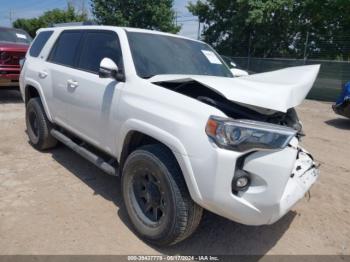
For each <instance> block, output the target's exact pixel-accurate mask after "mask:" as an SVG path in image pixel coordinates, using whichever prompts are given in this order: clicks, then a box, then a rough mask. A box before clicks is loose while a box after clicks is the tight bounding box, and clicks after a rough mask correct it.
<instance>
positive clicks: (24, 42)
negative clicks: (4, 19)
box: [0, 27, 31, 88]
mask: <svg viewBox="0 0 350 262" xmlns="http://www.w3.org/2000/svg"><path fill="white" fill-rule="evenodd" d="M30 42H31V37H30V36H29V35H28V34H27V33H26V32H25V31H23V30H20V29H14V28H6V27H0V88H1V87H14V86H18V85H19V83H18V78H19V73H20V64H19V61H20V60H21V59H23V58H24V57H25V54H26V52H27V50H28V47H29V44H30Z"/></svg>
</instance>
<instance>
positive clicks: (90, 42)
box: [78, 31, 122, 73]
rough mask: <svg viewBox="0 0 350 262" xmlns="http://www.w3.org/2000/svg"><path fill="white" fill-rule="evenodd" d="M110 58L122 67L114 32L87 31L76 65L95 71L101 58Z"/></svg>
mask: <svg viewBox="0 0 350 262" xmlns="http://www.w3.org/2000/svg"><path fill="white" fill-rule="evenodd" d="M105 57H108V58H110V59H112V60H113V61H114V62H115V63H116V64H117V65H118V67H119V68H122V55H121V50H120V44H119V39H118V36H117V34H116V33H114V32H108V31H95V32H87V33H86V35H85V37H84V45H83V49H82V51H81V55H80V60H79V64H78V67H79V68H80V69H83V70H87V71H90V72H94V73H97V72H98V70H99V67H100V62H101V60H102V59H103V58H105Z"/></svg>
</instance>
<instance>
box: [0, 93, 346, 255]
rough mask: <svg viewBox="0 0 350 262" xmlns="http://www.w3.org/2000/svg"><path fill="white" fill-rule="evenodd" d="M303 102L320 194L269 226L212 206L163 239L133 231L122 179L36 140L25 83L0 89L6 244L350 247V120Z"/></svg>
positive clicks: (206, 249) (1, 208)
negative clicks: (30, 134) (184, 232)
mask: <svg viewBox="0 0 350 262" xmlns="http://www.w3.org/2000/svg"><path fill="white" fill-rule="evenodd" d="M298 111H299V114H300V117H301V119H302V121H303V123H304V129H305V133H306V134H307V136H306V137H305V138H304V139H303V144H304V146H305V147H306V148H307V149H308V150H309V151H310V152H312V153H313V155H314V157H315V158H316V159H317V160H318V161H319V162H320V163H321V164H322V165H321V176H320V178H319V180H318V181H317V183H316V184H315V185H314V186H313V188H312V190H311V199H308V198H304V199H303V200H302V201H300V202H299V203H298V204H297V205H296V206H295V207H294V208H293V210H292V211H291V212H289V213H288V214H287V215H286V216H284V217H283V218H282V219H281V220H280V221H278V222H277V223H275V224H273V225H270V226H260V227H249V226H244V225H240V224H237V223H234V222H231V221H229V220H226V219H224V218H221V217H219V216H216V215H214V214H211V213H209V212H207V213H206V214H205V216H204V218H203V221H202V222H201V225H200V227H199V229H198V230H197V231H196V233H195V234H194V235H193V236H192V237H191V238H189V239H188V240H186V241H184V242H182V243H180V244H178V245H176V246H174V247H171V248H166V249H155V248H153V247H151V246H149V245H147V244H145V243H143V242H142V241H141V240H139V239H138V238H137V237H136V236H135V235H134V234H133V232H132V229H131V227H130V223H129V221H128V219H127V216H126V213H125V208H124V207H123V205H122V199H121V193H120V181H119V179H118V178H114V177H109V176H108V175H105V174H103V173H102V172H101V171H99V170H98V169H97V168H95V167H94V166H93V165H91V164H90V163H88V162H87V161H85V160H84V159H82V158H81V157H80V156H78V155H77V154H75V153H73V152H71V151H70V150H69V149H67V148H65V147H64V146H60V147H58V148H57V149H54V150H51V151H48V152H45V153H40V152H38V151H36V150H34V149H33V148H32V147H31V146H30V145H29V143H28V138H27V135H26V132H25V123H24V105H23V104H22V102H21V99H20V96H19V93H18V92H16V91H4V90H0V135H1V136H0V254H147V255H151V254H159V253H161V254H169V255H172V254H202V253H206V254H256V255H264V254H338V255H339V254H350V213H349V212H350V209H349V206H350V204H349V203H350V191H349V188H350V161H349V159H348V157H349V152H350V149H349V147H350V139H349V133H350V120H348V119H345V118H342V117H339V116H337V115H335V114H334V113H333V112H332V110H331V108H330V103H321V102H315V101H306V102H305V103H304V104H303V105H302V106H300V107H299V108H298Z"/></svg>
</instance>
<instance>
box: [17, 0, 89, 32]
mask: <svg viewBox="0 0 350 262" xmlns="http://www.w3.org/2000/svg"><path fill="white" fill-rule="evenodd" d="M86 20H87V14H86V13H85V12H82V13H81V14H78V13H77V12H76V11H75V9H74V7H73V6H72V5H70V4H69V5H68V7H67V10H61V9H57V8H56V9H53V10H50V11H46V12H45V13H44V14H43V15H41V16H39V17H38V18H31V19H23V18H20V19H17V20H16V21H14V22H13V24H12V25H13V27H15V28H21V29H23V30H25V31H27V32H28V33H29V34H30V35H31V36H32V37H34V36H35V34H36V31H37V30H38V29H39V28H42V27H48V26H51V25H52V24H56V23H68V22H82V21H86Z"/></svg>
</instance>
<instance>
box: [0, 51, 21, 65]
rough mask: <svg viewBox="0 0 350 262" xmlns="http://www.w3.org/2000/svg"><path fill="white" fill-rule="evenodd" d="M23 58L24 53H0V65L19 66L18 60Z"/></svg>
mask: <svg viewBox="0 0 350 262" xmlns="http://www.w3.org/2000/svg"><path fill="white" fill-rule="evenodd" d="M24 57H25V52H13V51H2V52H0V64H1V65H19V60H21V59H23V58H24Z"/></svg>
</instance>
